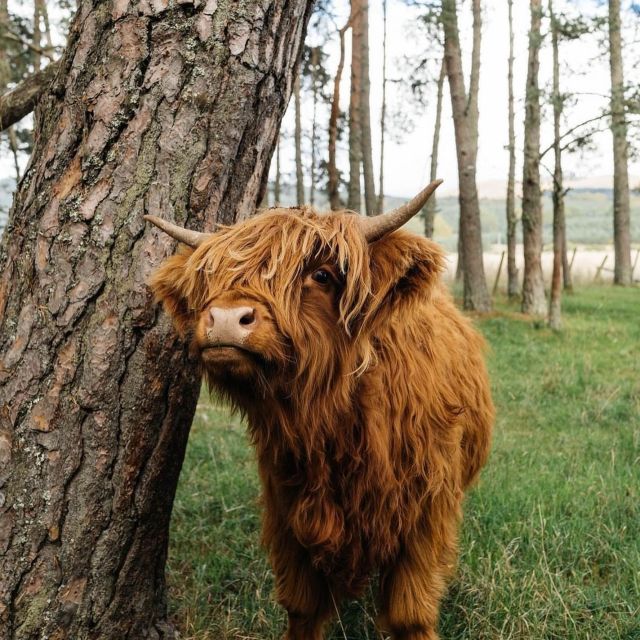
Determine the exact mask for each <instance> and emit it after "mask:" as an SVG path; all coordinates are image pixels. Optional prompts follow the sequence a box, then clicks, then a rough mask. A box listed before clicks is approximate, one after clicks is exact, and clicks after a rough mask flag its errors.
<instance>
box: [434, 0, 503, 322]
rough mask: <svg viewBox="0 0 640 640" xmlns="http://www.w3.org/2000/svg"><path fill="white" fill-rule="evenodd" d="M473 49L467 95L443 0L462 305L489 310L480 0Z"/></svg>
mask: <svg viewBox="0 0 640 640" xmlns="http://www.w3.org/2000/svg"><path fill="white" fill-rule="evenodd" d="M472 8H473V14H474V46H473V48H474V52H473V54H472V71H471V81H470V83H469V97H468V98H467V93H466V90H465V86H464V76H463V72H462V52H461V50H460V41H459V35H458V16H457V11H456V2H455V0H443V2H442V21H443V27H444V49H445V60H446V64H447V76H448V78H449V93H450V94H451V110H452V113H453V125H454V129H455V136H456V153H457V159H458V182H459V192H460V196H459V198H460V240H461V243H460V244H461V249H462V260H463V262H462V266H463V273H464V306H465V309H471V310H475V311H489V310H490V309H491V298H490V296H489V291H488V289H487V282H486V279H485V274H484V263H483V255H482V230H481V225H480V203H479V201H478V189H477V185H476V158H477V154H478V86H479V60H480V55H479V53H480V52H479V45H480V0H473V4H472Z"/></svg>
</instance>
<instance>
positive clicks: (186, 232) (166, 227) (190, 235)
mask: <svg viewBox="0 0 640 640" xmlns="http://www.w3.org/2000/svg"><path fill="white" fill-rule="evenodd" d="M143 217H144V219H145V220H147V221H148V222H151V224H155V225H156V227H158V229H162V231H164V232H165V233H166V234H168V235H170V236H171V237H172V238H175V239H176V240H178V242H182V243H184V244H188V245H189V246H190V247H193V248H194V249H195V248H196V247H199V246H200V245H201V244H202V243H203V242H204V241H205V240H206V239H207V238H208V237H210V235H211V234H209V233H201V232H200V231H193V230H192V229H185V228H184V227H179V226H178V225H177V224H173V222H169V221H168V220H163V219H162V218H158V216H143Z"/></svg>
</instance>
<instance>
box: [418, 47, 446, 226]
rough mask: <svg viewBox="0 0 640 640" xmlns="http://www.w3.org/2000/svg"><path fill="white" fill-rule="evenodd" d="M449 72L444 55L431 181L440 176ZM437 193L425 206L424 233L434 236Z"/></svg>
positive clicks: (439, 84)
mask: <svg viewBox="0 0 640 640" xmlns="http://www.w3.org/2000/svg"><path fill="white" fill-rule="evenodd" d="M446 74H447V65H446V62H445V59H444V57H443V58H442V63H441V64H440V75H439V76H438V90H437V96H436V124H435V126H434V128H433V142H432V144H431V170H430V172H429V182H433V181H434V180H436V179H437V177H438V147H439V146H440V125H441V122H442V94H443V93H444V91H443V90H444V79H445V76H446ZM436 210H437V205H436V194H435V193H434V194H433V195H432V196H431V197H430V198H429V199H428V200H427V204H426V205H425V206H424V235H425V236H427V238H433V228H434V224H435V219H436Z"/></svg>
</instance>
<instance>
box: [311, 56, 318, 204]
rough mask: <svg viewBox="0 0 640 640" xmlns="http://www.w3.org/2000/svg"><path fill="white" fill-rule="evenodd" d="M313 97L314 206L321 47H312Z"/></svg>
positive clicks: (312, 183)
mask: <svg viewBox="0 0 640 640" xmlns="http://www.w3.org/2000/svg"><path fill="white" fill-rule="evenodd" d="M310 62H311V97H312V100H313V118H312V121H311V171H310V180H311V185H310V187H309V204H310V205H311V206H313V205H314V204H315V198H316V142H317V137H318V136H317V131H316V124H317V116H318V64H320V49H319V48H318V47H313V48H312V49H311V60H310Z"/></svg>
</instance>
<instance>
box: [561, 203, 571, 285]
mask: <svg viewBox="0 0 640 640" xmlns="http://www.w3.org/2000/svg"><path fill="white" fill-rule="evenodd" d="M560 223H561V224H562V281H563V286H564V290H565V291H568V292H571V291H573V276H572V275H571V265H570V264H569V256H568V255H567V219H566V216H565V215H564V213H563V215H562V220H561V221H560Z"/></svg>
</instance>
